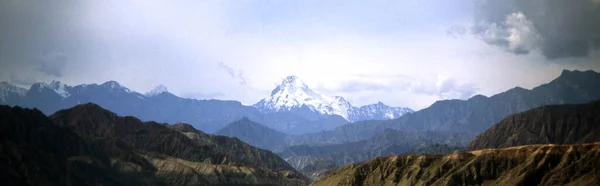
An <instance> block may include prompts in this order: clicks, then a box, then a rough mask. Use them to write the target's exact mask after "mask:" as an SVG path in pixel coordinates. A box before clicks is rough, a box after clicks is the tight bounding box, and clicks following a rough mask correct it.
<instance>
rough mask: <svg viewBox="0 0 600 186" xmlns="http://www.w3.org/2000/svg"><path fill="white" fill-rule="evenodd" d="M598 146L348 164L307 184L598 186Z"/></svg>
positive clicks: (518, 149)
mask: <svg viewBox="0 0 600 186" xmlns="http://www.w3.org/2000/svg"><path fill="white" fill-rule="evenodd" d="M599 158H600V143H594V144H583V145H562V146H557V145H527V146H519V147H511V148H506V149H489V150H477V151H471V152H466V153H454V154H449V155H424V156H392V157H382V158H375V159H373V160H371V161H369V162H366V163H361V164H351V165H347V166H344V167H342V168H340V169H338V170H337V171H334V172H333V173H331V174H330V175H329V176H327V177H326V178H324V179H322V180H319V181H317V182H314V183H312V184H311V185H315V186H320V185H327V186H334V185H339V186H343V185H377V186H381V185H465V184H466V185H569V184H570V185H599V184H600V161H598V159H599Z"/></svg>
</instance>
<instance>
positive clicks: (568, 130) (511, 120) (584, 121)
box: [469, 101, 600, 150]
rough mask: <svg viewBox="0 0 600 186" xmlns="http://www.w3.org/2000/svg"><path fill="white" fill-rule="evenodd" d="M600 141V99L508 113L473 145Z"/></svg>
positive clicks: (475, 140)
mask: <svg viewBox="0 0 600 186" xmlns="http://www.w3.org/2000/svg"><path fill="white" fill-rule="evenodd" d="M597 141H600V101H595V102H590V103H587V104H579V105H548V106H542V107H539V108H535V109H532V110H529V111H526V112H522V113H517V114H513V115H510V116H508V117H506V118H505V119H504V120H502V121H500V123H498V124H496V125H494V126H492V127H491V128H490V129H489V130H487V131H485V132H483V133H481V134H480V135H479V136H477V137H476V138H475V139H474V140H473V141H472V142H471V143H470V145H469V149H472V150H475V149H485V148H503V147H510V146H517V145H527V144H575V143H590V142H597Z"/></svg>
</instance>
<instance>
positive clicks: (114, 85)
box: [100, 81, 133, 92]
mask: <svg viewBox="0 0 600 186" xmlns="http://www.w3.org/2000/svg"><path fill="white" fill-rule="evenodd" d="M100 86H101V87H104V88H107V89H109V90H110V91H111V92H113V91H125V92H133V91H131V90H129V89H128V88H127V87H125V86H123V85H121V84H119V83H118V82H116V81H107V82H105V83H102V84H101V85H100Z"/></svg>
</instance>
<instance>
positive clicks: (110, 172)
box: [0, 106, 165, 185]
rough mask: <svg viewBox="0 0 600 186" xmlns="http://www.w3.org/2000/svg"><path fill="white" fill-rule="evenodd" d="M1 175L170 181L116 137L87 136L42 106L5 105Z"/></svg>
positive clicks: (41, 181) (15, 180)
mask: <svg viewBox="0 0 600 186" xmlns="http://www.w3.org/2000/svg"><path fill="white" fill-rule="evenodd" d="M0 116H2V117H0V139H1V140H0V147H1V148H0V162H1V163H0V172H1V174H0V179H1V180H3V181H4V184H8V185H165V183H164V182H162V181H161V180H160V179H157V178H155V177H154V176H153V172H154V171H155V169H154V167H153V166H152V165H151V164H150V163H149V162H148V161H146V160H145V159H143V158H141V157H139V156H138V155H137V154H136V153H134V151H133V148H131V147H130V146H128V145H127V144H124V143H122V142H119V141H115V140H98V139H93V138H92V139H84V138H81V137H79V136H78V135H77V134H76V133H74V132H72V131H71V130H68V129H65V128H62V127H59V126H57V125H55V124H54V123H52V121H51V120H50V119H48V118H47V117H46V116H45V115H44V114H42V112H40V111H39V110H30V109H22V108H19V107H14V108H11V107H7V106H0Z"/></svg>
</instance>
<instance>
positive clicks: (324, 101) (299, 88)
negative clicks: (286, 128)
mask: <svg viewBox="0 0 600 186" xmlns="http://www.w3.org/2000/svg"><path fill="white" fill-rule="evenodd" d="M302 105H306V106H308V107H309V108H310V109H311V110H314V111H317V112H319V113H321V114H328V115H334V114H336V115H340V116H342V117H344V118H348V112H347V110H348V107H347V105H349V104H348V103H347V102H345V100H344V99H336V98H332V97H327V96H325V95H321V94H318V93H316V92H314V91H313V90H311V89H310V88H308V86H307V85H306V84H305V83H304V82H302V80H300V79H299V78H298V77H296V76H288V77H286V78H285V79H284V80H283V81H282V82H281V85H279V86H277V87H276V88H275V89H274V90H273V91H272V92H271V96H269V97H267V98H265V99H262V100H260V101H259V102H258V103H256V104H254V107H256V108H257V109H259V110H260V111H262V112H279V111H289V110H291V109H292V108H294V107H301V106H302Z"/></svg>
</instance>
